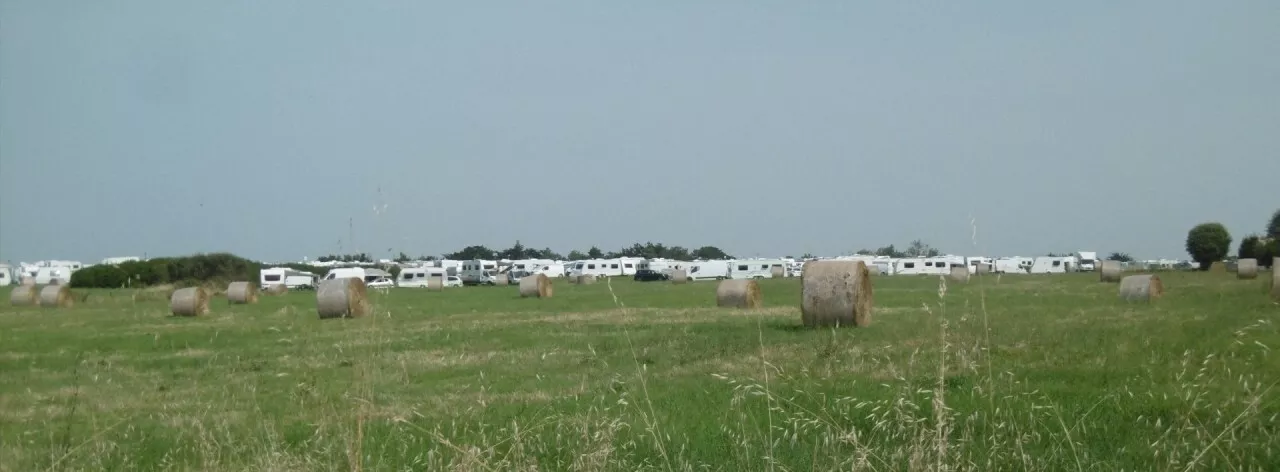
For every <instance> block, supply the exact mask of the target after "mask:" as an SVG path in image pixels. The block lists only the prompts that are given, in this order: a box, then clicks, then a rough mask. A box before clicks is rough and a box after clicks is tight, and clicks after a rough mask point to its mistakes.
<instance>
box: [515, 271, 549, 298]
mask: <svg viewBox="0 0 1280 472" xmlns="http://www.w3.org/2000/svg"><path fill="white" fill-rule="evenodd" d="M551 294H552V290H551V278H550V277H547V274H533V275H526V276H524V277H521V278H520V298H529V297H533V298H551Z"/></svg>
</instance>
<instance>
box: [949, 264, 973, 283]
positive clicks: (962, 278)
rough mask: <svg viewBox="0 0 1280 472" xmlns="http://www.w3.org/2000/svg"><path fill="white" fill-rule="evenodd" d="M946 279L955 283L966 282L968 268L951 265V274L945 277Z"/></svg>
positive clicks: (967, 279)
mask: <svg viewBox="0 0 1280 472" xmlns="http://www.w3.org/2000/svg"><path fill="white" fill-rule="evenodd" d="M947 278H949V279H951V280H952V281H955V282H968V281H969V268H968V267H965V266H956V265H953V266H951V273H950V274H948V275H947Z"/></svg>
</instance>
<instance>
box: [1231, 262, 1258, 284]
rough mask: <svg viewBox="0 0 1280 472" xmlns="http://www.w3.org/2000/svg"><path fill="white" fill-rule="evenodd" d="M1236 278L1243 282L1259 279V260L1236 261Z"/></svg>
mask: <svg viewBox="0 0 1280 472" xmlns="http://www.w3.org/2000/svg"><path fill="white" fill-rule="evenodd" d="M1236 278H1237V279H1242V280H1253V279H1256V278H1258V260H1257V259H1240V260H1238V261H1236Z"/></svg>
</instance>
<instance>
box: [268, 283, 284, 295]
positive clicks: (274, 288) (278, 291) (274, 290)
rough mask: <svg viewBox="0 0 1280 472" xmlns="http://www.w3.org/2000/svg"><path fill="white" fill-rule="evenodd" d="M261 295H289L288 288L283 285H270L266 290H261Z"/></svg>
mask: <svg viewBox="0 0 1280 472" xmlns="http://www.w3.org/2000/svg"><path fill="white" fill-rule="evenodd" d="M262 293H265V294H267V295H284V294H286V293H289V286H288V285H285V284H271V285H268V286H267V288H266V290H263V291H262Z"/></svg>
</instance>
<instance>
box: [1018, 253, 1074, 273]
mask: <svg viewBox="0 0 1280 472" xmlns="http://www.w3.org/2000/svg"><path fill="white" fill-rule="evenodd" d="M1074 260H1075V258H1074V257H1050V256H1044V257H1037V258H1036V259H1035V261H1033V262H1032V263H1031V270H1030V271H1029V272H1031V273H1032V274H1065V273H1067V272H1070V271H1073V270H1074V269H1072V267H1071V266H1072V263H1073V262H1074Z"/></svg>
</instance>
